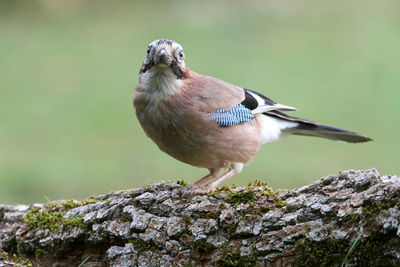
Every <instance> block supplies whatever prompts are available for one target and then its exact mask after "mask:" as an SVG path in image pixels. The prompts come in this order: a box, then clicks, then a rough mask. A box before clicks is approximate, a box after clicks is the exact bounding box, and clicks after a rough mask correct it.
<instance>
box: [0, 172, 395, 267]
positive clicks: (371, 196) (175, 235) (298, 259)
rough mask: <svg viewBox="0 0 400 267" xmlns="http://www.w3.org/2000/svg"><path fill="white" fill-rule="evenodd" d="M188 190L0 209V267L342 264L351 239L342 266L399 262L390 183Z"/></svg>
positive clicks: (339, 180) (169, 188) (355, 179)
mask: <svg viewBox="0 0 400 267" xmlns="http://www.w3.org/2000/svg"><path fill="white" fill-rule="evenodd" d="M187 192H188V191H187V190H186V189H185V187H183V186H181V185H179V184H175V183H160V184H154V185H152V186H149V187H146V188H138V189H132V190H126V191H120V192H115V193H109V194H107V195H103V196H98V197H96V198H93V199H89V200H85V201H82V202H77V201H65V202H52V203H47V204H33V205H30V206H25V205H16V206H11V205H0V266H16V265H19V266H21V265H28V266H29V265H30V264H32V265H33V266H78V265H79V264H80V263H82V262H83V261H84V260H85V259H86V260H87V261H86V262H85V263H84V264H83V266H173V265H175V266H293V265H295V266H340V265H341V264H342V263H343V262H344V258H345V256H346V255H347V253H348V252H349V249H350V247H351V246H352V245H353V244H354V243H355V240H356V239H357V237H358V238H359V241H358V242H357V243H356V245H355V248H354V250H352V252H351V254H350V255H349V257H348V258H347V261H346V262H345V266H399V265H400V224H399V221H400V207H399V206H400V204H399V198H400V179H399V178H398V177H396V176H380V175H379V174H378V172H377V171H376V170H375V169H370V170H364V171H353V170H349V171H343V172H341V173H340V174H339V175H338V176H335V175H330V176H328V177H326V178H324V179H320V180H318V181H316V182H314V183H312V184H310V185H307V186H304V187H301V188H298V189H295V190H289V191H282V192H279V193H273V192H272V191H271V190H270V189H269V188H268V187H266V186H265V185H264V184H262V183H254V184H253V185H251V186H247V187H238V188H223V189H221V190H219V191H218V192H216V193H213V194H211V195H197V196H190V195H189V194H187ZM14 254H15V255H14ZM88 257H89V258H88Z"/></svg>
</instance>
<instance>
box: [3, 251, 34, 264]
mask: <svg viewBox="0 0 400 267" xmlns="http://www.w3.org/2000/svg"><path fill="white" fill-rule="evenodd" d="M3 256H5V257H4V259H5V260H7V261H12V262H14V263H16V266H27V267H33V264H32V262H31V261H30V260H28V259H25V258H23V257H21V256H18V255H16V254H13V258H12V259H10V258H9V257H8V254H7V253H6V254H5V255H4V254H3Z"/></svg>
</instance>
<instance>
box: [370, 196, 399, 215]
mask: <svg viewBox="0 0 400 267" xmlns="http://www.w3.org/2000/svg"><path fill="white" fill-rule="evenodd" d="M399 201H400V199H399V198H398V197H396V198H390V199H386V200H383V201H382V202H381V203H379V204H378V203H376V202H372V201H368V202H366V203H364V205H363V214H364V215H365V216H366V217H367V218H368V217H369V218H371V217H376V216H377V215H378V214H379V213H380V211H381V210H386V209H389V208H392V207H394V206H398V205H399Z"/></svg>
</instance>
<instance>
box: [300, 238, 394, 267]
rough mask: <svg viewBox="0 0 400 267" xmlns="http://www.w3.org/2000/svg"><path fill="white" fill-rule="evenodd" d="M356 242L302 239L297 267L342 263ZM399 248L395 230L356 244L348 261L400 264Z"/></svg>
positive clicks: (359, 264)
mask: <svg viewBox="0 0 400 267" xmlns="http://www.w3.org/2000/svg"><path fill="white" fill-rule="evenodd" d="M353 242H354V241H353ZM353 242H351V241H350V240H334V239H328V240H326V241H323V242H311V241H309V240H307V239H306V238H302V239H300V240H298V241H297V242H296V245H295V251H296V261H295V266H339V265H340V264H342V263H343V261H344V258H345V257H346V254H347V253H348V252H349V250H350V247H351V246H352V244H353ZM399 248H400V240H399V239H398V238H397V236H396V233H395V232H392V233H387V234H375V235H371V236H370V237H368V238H364V239H361V240H360V241H359V242H358V243H357V244H356V246H355V247H354V250H353V251H352V252H351V254H350V255H349V258H348V259H347V263H348V264H355V265H356V266H397V265H398V258H397V257H396V255H397V254H398V253H400V249H399ZM389 251H390V252H391V253H389Z"/></svg>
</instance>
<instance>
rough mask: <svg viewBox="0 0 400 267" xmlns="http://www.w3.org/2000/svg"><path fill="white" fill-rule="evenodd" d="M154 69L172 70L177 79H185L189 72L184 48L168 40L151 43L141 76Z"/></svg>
mask: <svg viewBox="0 0 400 267" xmlns="http://www.w3.org/2000/svg"><path fill="white" fill-rule="evenodd" d="M152 68H170V69H171V70H172V72H173V73H174V74H175V75H176V77H177V79H182V78H185V77H186V76H187V72H188V71H187V68H186V64H185V54H184V53H183V48H182V46H181V45H180V44H178V43H177V42H174V41H172V40H168V39H160V40H156V41H154V42H152V43H150V44H149V46H148V48H147V55H146V59H145V60H144V62H143V65H142V68H141V69H140V74H142V73H145V72H147V71H150V70H151V69H152Z"/></svg>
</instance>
